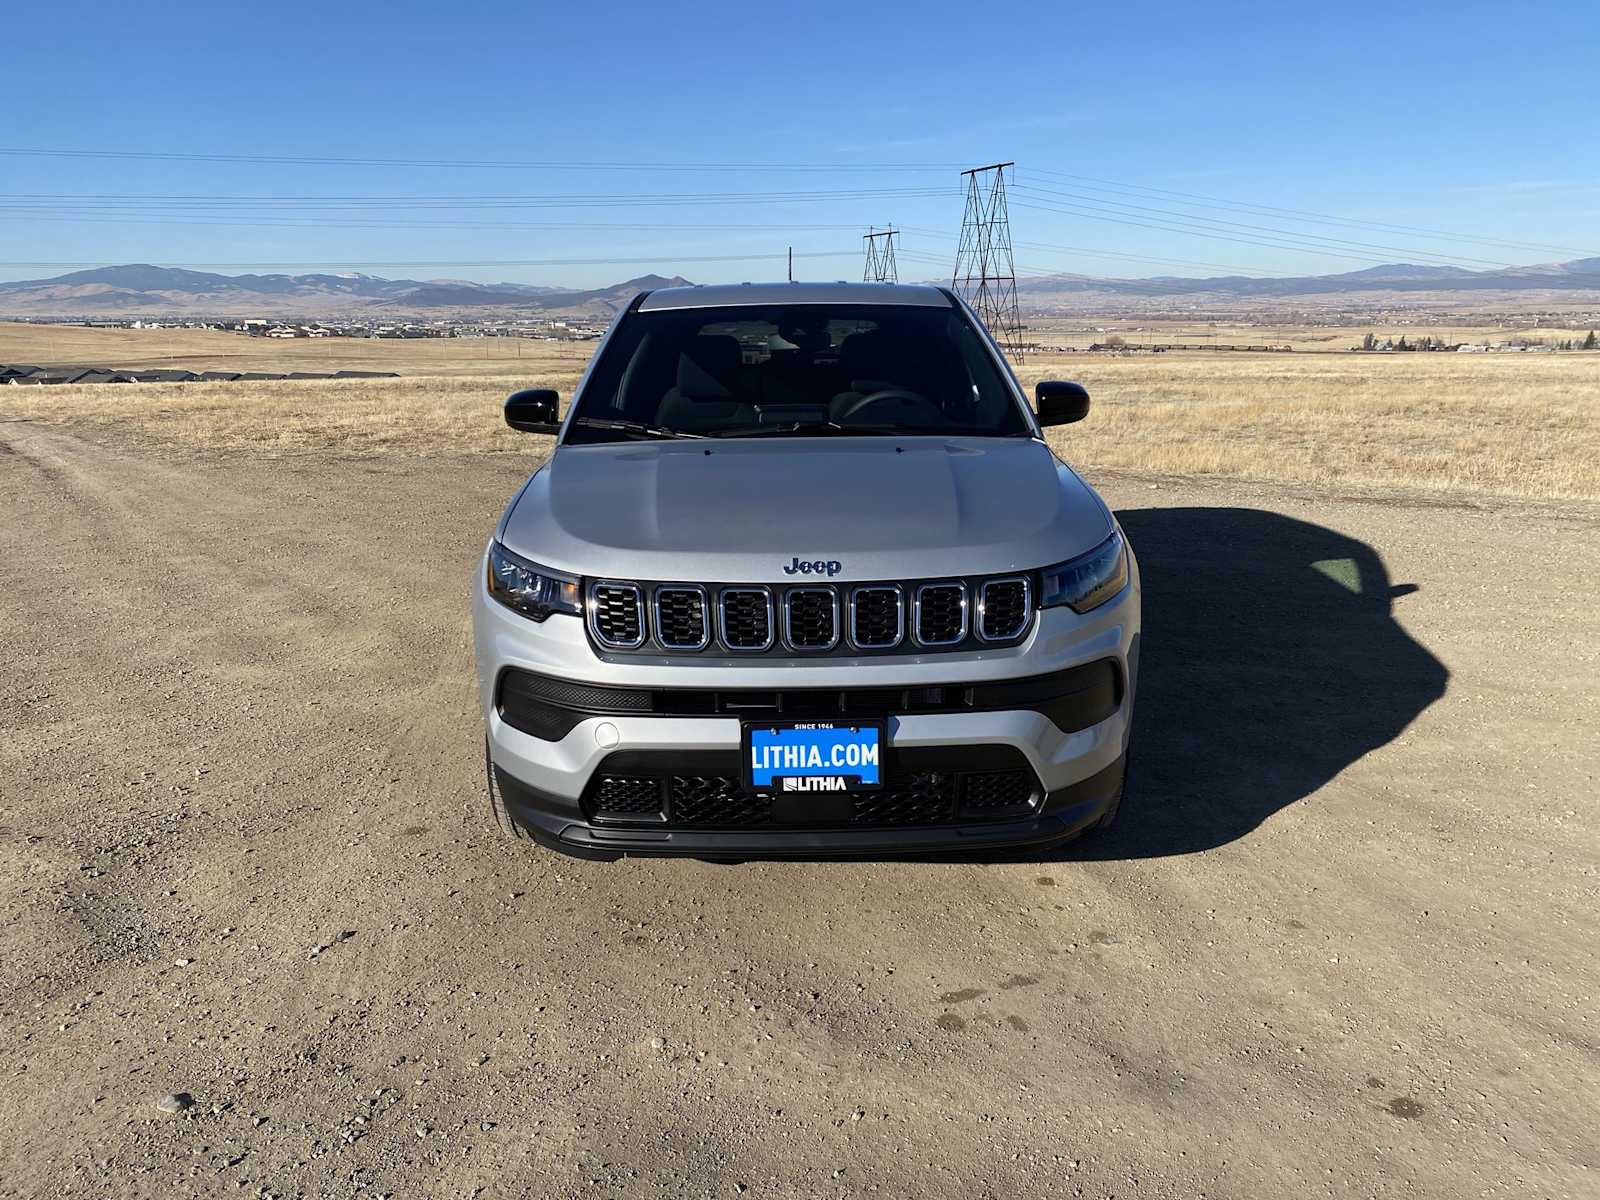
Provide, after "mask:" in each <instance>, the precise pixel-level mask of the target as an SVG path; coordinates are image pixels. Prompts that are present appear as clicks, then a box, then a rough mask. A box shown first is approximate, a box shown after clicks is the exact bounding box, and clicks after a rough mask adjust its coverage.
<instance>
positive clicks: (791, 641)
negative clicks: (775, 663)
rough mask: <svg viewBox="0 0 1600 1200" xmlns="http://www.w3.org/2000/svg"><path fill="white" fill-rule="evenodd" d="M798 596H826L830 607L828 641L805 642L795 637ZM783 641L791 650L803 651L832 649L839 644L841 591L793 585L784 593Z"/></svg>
mask: <svg viewBox="0 0 1600 1200" xmlns="http://www.w3.org/2000/svg"><path fill="white" fill-rule="evenodd" d="M797 596H826V597H827V598H828V602H829V605H830V608H829V610H828V614H829V615H828V639H827V640H826V641H816V642H805V641H800V640H798V639H797V638H796V637H795V630H794V602H795V597H797ZM802 619H804V618H802ZM783 643H784V645H786V646H788V647H789V649H791V650H797V651H800V652H802V653H804V652H805V651H808V650H809V651H826V650H832V649H833V648H834V647H835V646H837V645H838V644H839V593H838V591H837V589H835V588H831V587H826V586H821V587H792V588H789V589H788V590H787V591H785V592H784V593H783Z"/></svg>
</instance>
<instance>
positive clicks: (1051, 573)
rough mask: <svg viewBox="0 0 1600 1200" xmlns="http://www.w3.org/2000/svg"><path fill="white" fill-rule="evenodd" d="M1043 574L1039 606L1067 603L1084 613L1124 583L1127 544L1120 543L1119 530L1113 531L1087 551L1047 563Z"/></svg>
mask: <svg viewBox="0 0 1600 1200" xmlns="http://www.w3.org/2000/svg"><path fill="white" fill-rule="evenodd" d="M1043 574H1044V592H1043V594H1042V595H1041V596H1040V598H1039V603H1040V605H1041V606H1043V607H1044V608H1050V607H1051V606H1052V605H1057V604H1066V605H1069V606H1070V607H1071V608H1072V610H1073V611H1074V612H1081V613H1086V612H1088V611H1089V610H1090V609H1094V608H1099V607H1100V606H1101V605H1102V604H1104V603H1105V602H1106V601H1107V600H1109V599H1111V598H1112V597H1113V596H1115V595H1116V594H1117V593H1118V592H1120V591H1121V590H1122V589H1123V588H1124V587H1126V586H1127V583H1128V548H1127V547H1126V546H1125V545H1123V543H1122V534H1120V533H1113V534H1112V535H1111V536H1110V537H1108V538H1107V539H1106V540H1105V541H1103V542H1101V543H1100V544H1099V545H1098V546H1096V547H1095V548H1094V549H1093V550H1091V551H1089V553H1087V554H1080V555H1079V556H1078V557H1077V558H1073V559H1069V560H1068V561H1066V562H1064V563H1062V564H1061V565H1060V566H1055V567H1048V568H1046V569H1045V571H1044V572H1043Z"/></svg>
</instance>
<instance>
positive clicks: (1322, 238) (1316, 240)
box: [1017, 183, 1509, 269]
mask: <svg viewBox="0 0 1600 1200" xmlns="http://www.w3.org/2000/svg"><path fill="white" fill-rule="evenodd" d="M1017 187H1018V189H1020V190H1022V191H1025V192H1026V193H1027V194H1029V195H1030V196H1036V197H1038V196H1043V197H1047V198H1050V199H1055V200H1057V202H1063V201H1064V202H1068V203H1071V204H1073V205H1086V206H1089V207H1090V208H1092V209H1094V210H1095V211H1102V212H1104V211H1109V212H1116V213H1126V212H1131V213H1136V214H1144V213H1150V214H1153V215H1154V217H1156V218H1164V219H1171V220H1176V221H1181V222H1184V223H1186V224H1193V225H1196V226H1199V227H1200V228H1202V229H1223V230H1235V229H1238V230H1244V231H1246V232H1248V233H1252V234H1260V235H1263V236H1269V237H1283V238H1292V239H1295V240H1297V241H1301V242H1306V243H1309V244H1310V245H1312V246H1318V245H1331V246H1335V247H1338V248H1355V249H1362V250H1378V251H1385V252H1388V253H1393V254H1405V255H1409V256H1413V257H1424V258H1436V259H1443V260H1446V261H1447V263H1448V264H1449V265H1456V264H1460V263H1471V264H1474V266H1475V267H1477V268H1480V269H1481V268H1483V267H1504V266H1507V265H1509V264H1507V263H1504V262H1502V261H1500V260H1498V259H1487V258H1470V257H1467V256H1464V255H1459V254H1444V253H1441V252H1440V251H1437V250H1415V249H1411V248H1408V247H1405V246H1389V245H1383V244H1380V243H1373V242H1358V241H1354V240H1352V239H1350V238H1336V237H1328V236H1327V235H1325V234H1320V233H1302V232H1300V231H1299V230H1296V229H1279V228H1277V227H1275V226H1271V225H1258V224H1255V223H1253V222H1245V221H1224V220H1221V219H1219V218H1216V217H1197V216H1192V215H1190V214H1189V213H1183V212H1174V211H1173V210H1171V209H1167V208H1151V207H1149V206H1148V205H1143V204H1117V203H1114V202H1112V201H1105V200H1097V199H1096V198H1094V197H1092V196H1091V197H1082V196H1078V195H1076V194H1075V193H1073V192H1060V191H1055V190H1053V189H1050V188H1040V187H1034V186H1032V185H1027V184H1020V183H1019V184H1017Z"/></svg>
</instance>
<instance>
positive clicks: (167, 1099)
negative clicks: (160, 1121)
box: [156, 1092, 194, 1113]
mask: <svg viewBox="0 0 1600 1200" xmlns="http://www.w3.org/2000/svg"><path fill="white" fill-rule="evenodd" d="M193 1104H194V1097H193V1096H191V1095H189V1093H188V1092H173V1093H171V1094H170V1095H166V1096H163V1097H161V1099H160V1100H158V1101H156V1107H157V1108H159V1109H160V1110H161V1111H162V1112H164V1113H181V1112H182V1111H183V1110H184V1109H186V1108H188V1107H190V1106H191V1105H193Z"/></svg>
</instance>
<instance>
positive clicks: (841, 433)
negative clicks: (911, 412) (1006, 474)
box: [711, 421, 981, 438]
mask: <svg viewBox="0 0 1600 1200" xmlns="http://www.w3.org/2000/svg"><path fill="white" fill-rule="evenodd" d="M963 432H964V431H963V430H960V429H949V428H939V429H936V428H934V427H933V426H931V425H841V424H839V422H837V421H786V422H784V423H783V424H781V425H741V426H739V427H738V428H736V429H718V430H715V431H713V432H712V434H711V436H712V437H719V438H734V437H738V438H745V437H784V436H787V435H788V434H792V433H817V434H823V435H825V436H829V437H878V436H883V437H896V436H898V437H960V436H961V435H962V434H963ZM968 432H970V433H976V431H968ZM979 436H981V435H979Z"/></svg>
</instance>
